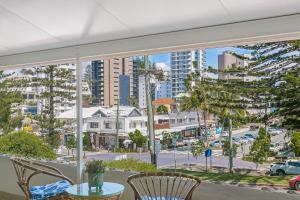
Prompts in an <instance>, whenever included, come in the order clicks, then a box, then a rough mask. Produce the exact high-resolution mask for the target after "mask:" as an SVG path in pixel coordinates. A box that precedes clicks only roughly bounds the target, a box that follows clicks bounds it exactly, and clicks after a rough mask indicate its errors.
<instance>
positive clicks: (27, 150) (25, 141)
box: [0, 131, 56, 160]
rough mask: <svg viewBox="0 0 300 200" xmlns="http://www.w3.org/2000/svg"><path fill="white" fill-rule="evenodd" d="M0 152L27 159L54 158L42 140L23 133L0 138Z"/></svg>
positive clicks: (14, 133)
mask: <svg viewBox="0 0 300 200" xmlns="http://www.w3.org/2000/svg"><path fill="white" fill-rule="evenodd" d="M0 152H1V153H4V154H12V155H16V156H24V157H29V158H39V159H49V160H54V159H55V158H56V155H55V153H54V152H53V150H52V149H51V147H50V146H49V145H48V144H45V143H44V141H43V140H42V138H40V137H39V136H36V135H34V134H32V133H27V132H24V131H18V132H12V133H8V134H6V135H3V136H1V137H0Z"/></svg>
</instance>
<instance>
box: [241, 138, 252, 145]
mask: <svg viewBox="0 0 300 200" xmlns="http://www.w3.org/2000/svg"><path fill="white" fill-rule="evenodd" d="M240 141H241V143H243V144H248V143H249V142H250V140H249V138H248V137H246V136H242V137H240Z"/></svg>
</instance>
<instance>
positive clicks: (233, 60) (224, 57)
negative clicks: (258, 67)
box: [218, 51, 248, 70]
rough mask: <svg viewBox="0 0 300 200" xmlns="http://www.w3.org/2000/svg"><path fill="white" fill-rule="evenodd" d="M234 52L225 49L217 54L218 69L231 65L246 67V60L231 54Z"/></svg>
mask: <svg viewBox="0 0 300 200" xmlns="http://www.w3.org/2000/svg"><path fill="white" fill-rule="evenodd" d="M233 53H234V52H230V51H225V52H223V53H222V54H221V55H218V68H219V70H225V69H228V68H229V67H232V65H235V66H236V67H246V66H248V61H247V60H243V59H240V58H238V57H237V56H235V55H233Z"/></svg>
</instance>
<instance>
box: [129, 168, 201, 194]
mask: <svg viewBox="0 0 300 200" xmlns="http://www.w3.org/2000/svg"><path fill="white" fill-rule="evenodd" d="M127 182H128V184H129V185H130V186H131V187H132V189H133V191H134V196H135V200H191V199H192V195H193V192H194V190H195V189H196V188H197V187H198V186H199V185H200V183H201V180H200V179H199V178H197V177H193V176H188V175H185V174H180V173H166V172H158V173H141V174H135V175H132V176H130V177H129V178H128V180H127Z"/></svg>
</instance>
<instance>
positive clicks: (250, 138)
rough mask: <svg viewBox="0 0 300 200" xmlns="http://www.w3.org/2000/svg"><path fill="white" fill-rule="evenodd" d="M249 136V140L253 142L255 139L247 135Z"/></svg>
mask: <svg viewBox="0 0 300 200" xmlns="http://www.w3.org/2000/svg"><path fill="white" fill-rule="evenodd" d="M245 137H246V138H247V140H249V142H253V141H254V140H255V139H254V138H253V137H248V136H245Z"/></svg>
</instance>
